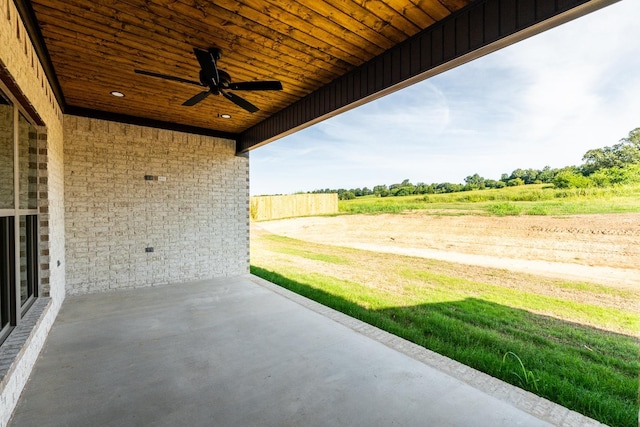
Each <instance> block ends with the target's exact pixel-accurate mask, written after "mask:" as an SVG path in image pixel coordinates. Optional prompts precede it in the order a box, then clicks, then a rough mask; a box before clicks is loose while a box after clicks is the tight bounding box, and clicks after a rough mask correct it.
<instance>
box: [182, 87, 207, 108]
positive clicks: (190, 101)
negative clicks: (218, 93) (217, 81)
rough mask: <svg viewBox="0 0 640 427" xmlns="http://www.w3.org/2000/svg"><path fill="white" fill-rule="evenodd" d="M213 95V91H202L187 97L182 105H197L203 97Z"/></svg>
mask: <svg viewBox="0 0 640 427" xmlns="http://www.w3.org/2000/svg"><path fill="white" fill-rule="evenodd" d="M209 95H211V92H209V91H206V92H200V93H199V94H197V95H194V96H192V97H191V98H189V99H187V100H186V101H184V102H183V103H182V105H185V106H187V107H192V106H194V105H196V104H197V103H198V102H200V101H202V100H203V99H205V98H206V97H207V96H209Z"/></svg>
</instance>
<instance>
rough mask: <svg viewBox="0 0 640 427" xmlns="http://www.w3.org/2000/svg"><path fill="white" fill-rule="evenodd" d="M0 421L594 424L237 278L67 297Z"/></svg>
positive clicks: (15, 426)
mask: <svg viewBox="0 0 640 427" xmlns="http://www.w3.org/2000/svg"><path fill="white" fill-rule="evenodd" d="M10 425H11V426H13V427H23V426H138V425H139V426H142V425H145V426H146V425H153V426H182V425H184V426H392V425H398V426H492V427H495V426H544V425H567V426H578V425H580V426H584V425H599V424H598V423H596V422H595V421H593V420H591V419H588V418H585V417H582V416H581V415H579V414H577V413H575V412H572V411H569V410H567V409H566V408H562V407H560V406H558V405H555V404H552V403H551V402H549V401H547V400H544V399H539V398H537V397H535V396H533V395H531V394H530V393H527V392H524V391H522V390H519V389H517V388H514V387H511V386H509V385H507V384H505V383H503V382H501V381H498V380H496V379H494V378H491V377H488V376H486V375H484V374H481V373H479V372H477V371H475V370H472V369H470V368H467V367H464V366H463V365H460V364H458V363H456V362H453V361H451V360H450V359H447V358H444V357H442V356H438V355H436V354H434V353H432V352H429V351H427V350H424V349H422V348H420V347H418V346H415V345H413V344H411V343H408V342H406V341H404V340H402V339H400V338H397V337H394V336H393V335H390V334H387V333H385V332H383V331H380V330H378V329H376V328H374V327H371V326H369V325H366V324H363V323H362V322H359V321H357V320H355V319H352V318H350V317H348V316H345V315H343V314H341V313H337V312H335V311H333V310H331V309H328V308H326V307H323V306H320V305H319V304H316V303H314V302H312V301H309V300H307V299H305V298H302V297H300V296H298V295H294V294H291V293H290V292H288V291H286V290H284V289H281V288H279V287H277V286H275V285H273V284H270V283H268V282H265V281H263V280H261V279H259V278H256V277H253V276H244V277H237V278H231V279H216V280H208V281H201V282H196V283H186V284H180V285H172V286H159V287H153V288H144V289H135V290H122V291H114V292H107V293H102V294H94V295H84V296H76V297H68V298H67V299H66V301H65V302H64V305H63V307H62V309H61V312H60V314H59V316H58V319H57V320H56V322H55V324H54V326H53V329H52V331H51V334H50V335H49V338H48V340H47V343H46V345H45V348H44V350H43V352H42V354H41V355H40V358H39V359H38V362H37V364H36V367H35V369H34V371H33V373H32V375H31V379H30V380H29V383H28V384H27V387H26V388H25V390H24V392H23V394H22V396H21V398H20V402H19V403H18V406H17V408H16V410H15V412H14V415H13V418H12V421H11V423H10Z"/></svg>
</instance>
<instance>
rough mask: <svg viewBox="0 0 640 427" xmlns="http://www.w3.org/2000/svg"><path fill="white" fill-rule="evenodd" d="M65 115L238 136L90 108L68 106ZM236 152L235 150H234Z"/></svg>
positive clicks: (225, 136) (210, 134)
mask: <svg viewBox="0 0 640 427" xmlns="http://www.w3.org/2000/svg"><path fill="white" fill-rule="evenodd" d="M65 114H69V115H72V116H80V117H89V118H93V119H100V120H107V121H111V122H118V123H127V124H130V125H138V126H145V127H151V128H156V129H166V130H173V131H177V132H184V133H193V134H196V135H206V136H213V137H217V138H225V139H232V140H236V139H237V137H238V135H237V134H235V133H231V132H222V131H218V130H213V129H208V128H201V127H197V126H188V125H182V124H179V123H173V122H164V121H162V120H154V119H146V118H143V117H138V116H129V115H127V114H118V113H108V112H105V111H100V110H92V109H90V108H82V107H72V106H68V107H67V110H66V111H65ZM236 151H237V150H236Z"/></svg>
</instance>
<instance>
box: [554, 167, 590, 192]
mask: <svg viewBox="0 0 640 427" xmlns="http://www.w3.org/2000/svg"><path fill="white" fill-rule="evenodd" d="M553 185H555V187H556V188H587V187H592V186H593V181H591V180H590V179H589V178H587V177H586V176H584V175H582V174H579V173H576V172H572V171H568V170H565V171H562V172H558V174H557V175H556V177H555V178H554V179H553Z"/></svg>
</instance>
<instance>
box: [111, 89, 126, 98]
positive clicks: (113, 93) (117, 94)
mask: <svg viewBox="0 0 640 427" xmlns="http://www.w3.org/2000/svg"><path fill="white" fill-rule="evenodd" d="M109 93H110V94H111V96H115V97H116V98H124V93H122V92H118V91H117V90H112V91H111V92H109Z"/></svg>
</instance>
